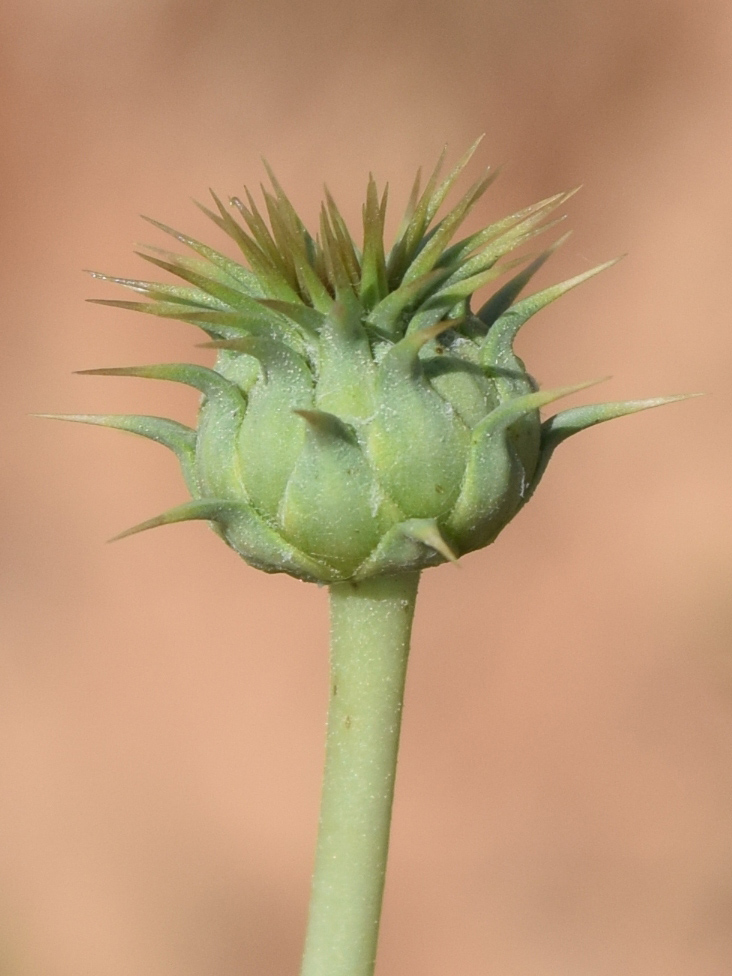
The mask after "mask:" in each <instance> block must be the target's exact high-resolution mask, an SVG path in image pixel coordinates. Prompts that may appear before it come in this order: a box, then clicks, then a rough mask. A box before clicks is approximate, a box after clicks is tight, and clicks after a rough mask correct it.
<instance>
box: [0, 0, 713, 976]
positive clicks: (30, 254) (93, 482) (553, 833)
mask: <svg viewBox="0 0 732 976" xmlns="http://www.w3.org/2000/svg"><path fill="white" fill-rule="evenodd" d="M0 30H1V31H2V36H3V39H4V40H3V45H2V53H1V54H0V91H1V92H2V95H1V96H0V123H1V125H2V134H3V135H2V149H1V150H0V172H1V173H2V181H1V182H0V195H2V197H3V201H2V220H1V221H0V249H1V252H2V263H1V265H0V268H1V270H0V275H2V307H3V314H4V318H3V349H4V353H3V357H2V367H1V368H2V387H1V388H0V395H2V398H3V405H2V417H3V440H2V451H3V454H4V458H3V462H2V469H1V471H0V492H1V497H2V526H1V531H2V545H1V547H0V571H1V573H2V592H1V593H0V618H1V619H0V637H1V640H2V650H1V656H0V770H1V775H0V973H1V974H2V976H85V974H94V976H129V974H132V973H134V974H135V976H204V974H205V976H239V974H250V973H251V974H258V976H279V974H281V976H288V974H289V976H291V974H294V973H296V972H297V969H298V961H299V953H300V946H301V940H302V936H303V931H304V925H305V914H306V904H307V897H308V885H309V875H310V870H311V862H312V856H313V850H314V842H315V830H316V820H317V804H318V793H319V787H320V773H321V764H322V750H323V732H324V721H325V707H326V698H327V686H326V674H327V657H326V640H327V605H326V604H327V601H326V593H325V591H323V590H318V589H317V588H315V587H312V586H307V585H305V584H302V583H298V582H296V581H293V580H290V579H287V578H280V577H267V576H264V575H261V574H258V573H257V572H255V571H254V570H251V569H249V568H248V567H247V566H245V565H244V564H243V563H242V562H241V561H240V560H239V559H238V557H237V556H236V555H235V554H234V553H233V552H231V551H230V550H228V549H226V548H225V547H224V546H223V545H222V544H221V543H220V542H219V541H218V540H217V539H216V538H215V537H214V536H213V535H212V534H211V533H210V532H209V531H208V529H207V528H206V526H204V525H187V526H178V527H173V528H169V529H161V530H159V531H157V532H155V533H151V534H150V535H143V536H139V537H135V538H132V539H127V540H124V541H123V542H120V543H118V544H115V545H113V546H107V545H105V544H104V543H105V540H106V539H107V538H109V537H110V536H112V535H114V534H115V533H116V532H118V531H120V530H122V529H124V528H126V527H127V526H129V525H132V524H134V523H136V522H138V521H140V520H142V519H144V518H146V517H148V516H151V515H153V514H156V513H158V512H159V511H162V510H164V509H165V508H167V507H169V506H170V505H172V504H176V503H178V502H180V501H183V500H184V499H185V491H184V488H183V484H182V481H181V478H180V475H179V473H178V470H177V466H176V463H175V461H174V459H173V458H172V456H169V455H168V452H166V451H164V450H162V449H160V448H159V447H158V446H157V445H154V444H150V443H147V442H144V441H142V440H140V439H136V438H132V437H127V436H125V435H122V434H119V433H116V432H110V431H105V430H99V429H93V428H82V427H75V426H71V425H68V426H62V425H59V424H54V423H52V422H50V421H41V420H38V419H33V418H31V417H30V416H29V415H30V414H31V413H32V412H42V411H54V412H95V411H96V412H114V411H120V412H124V411H133V412H134V411H139V412H150V413H161V414H164V415H170V416H175V417H177V418H178V419H180V420H182V421H184V422H192V421H193V418H194V416H195V409H196V398H195V395H194V394H193V393H192V392H190V391H187V390H185V389H178V388H177V387H174V386H169V385H168V384H151V383H144V382H142V381H137V380H131V379H123V380H116V379H101V378H96V377H79V376H74V375H72V370H76V369H85V368H92V367H97V366H108V365H132V364H137V363H147V362H155V361H174V360H177V359H183V360H187V359H190V358H194V359H195V360H196V361H199V362H208V361H209V357H210V354H209V353H208V352H206V351H204V350H200V349H196V348H195V345H196V343H198V342H200V341H201V339H200V336H199V334H198V333H196V332H195V331H194V330H193V329H191V328H189V327H187V326H185V325H182V324H180V323H165V322H163V321H158V320H155V319H150V318H145V317H142V316H138V317H136V316H133V315H130V314H129V313H127V312H124V311H120V310H114V309H103V308H100V307H98V306H93V305H88V304H84V299H85V298H87V297H90V296H93V297H124V296H121V295H120V294H119V291H118V290H116V289H114V288H110V287H104V286H100V285H99V284H98V283H95V282H93V281H90V280H89V279H88V278H87V277H85V276H84V275H82V273H81V269H82V268H93V269H97V270H100V271H104V272H108V273H112V274H120V275H131V276H139V275H141V274H143V273H144V272H145V267H144V266H143V264H142V262H140V260H139V259H138V258H136V257H135V256H134V255H133V253H132V252H133V247H134V242H136V241H140V240H142V241H145V242H149V243H153V244H161V245H162V246H166V244H165V243H164V242H163V241H162V240H161V238H160V237H159V236H158V234H157V232H156V231H155V230H154V229H153V228H151V227H150V226H149V225H145V224H143V223H142V222H141V221H140V220H139V217H138V214H140V213H145V214H149V215H152V216H154V217H157V218H158V219H160V220H163V221H165V222H167V223H170V224H172V225H173V226H175V227H180V228H181V229H183V230H186V231H188V232H189V233H192V234H195V235H196V236H198V237H201V238H204V239H205V240H207V241H210V242H211V243H213V244H214V245H215V246H219V245H223V246H224V247H225V246H226V245H225V242H223V241H221V239H220V238H219V239H218V240H217V237H218V232H217V230H216V228H214V227H213V226H212V225H209V226H207V222H206V219H205V218H204V217H203V216H202V215H201V214H200V213H198V212H197V210H196V209H195V207H194V206H193V205H192V203H191V198H192V197H193V198H197V199H199V200H200V199H203V198H204V197H205V196H206V194H207V188H208V187H209V186H212V187H214V188H216V189H217V190H218V191H219V192H221V193H222V194H227V193H239V192H241V190H242V188H243V186H244V185H245V184H248V185H249V186H250V187H252V188H256V187H257V185H258V183H259V181H260V180H261V179H262V178H263V167H262V164H261V162H260V155H262V154H264V155H265V156H266V157H267V158H268V159H269V160H270V162H271V163H272V165H273V166H274V168H275V170H276V172H277V173H278V175H279V176H280V179H281V181H282V182H283V184H284V185H285V187H286V188H287V189H288V190H289V192H290V193H291V196H292V199H293V200H294V202H295V203H296V205H297V206H298V207H299V208H300V209H301V212H302V213H303V214H304V216H305V217H306V219H307V220H308V221H309V222H310V224H311V225H312V224H314V222H315V220H316V217H317V212H318V206H319V200H320V195H321V184H322V182H323V181H326V182H327V183H328V185H329V186H330V188H331V190H332V191H333V193H334V195H335V197H336V199H337V200H338V201H339V202H340V204H341V206H342V208H343V210H344V211H345V213H346V215H347V217H348V219H349V221H350V222H351V223H352V224H353V225H355V226H357V225H358V221H359V217H360V206H361V200H362V196H363V191H364V187H365V181H366V178H367V175H368V172H369V170H373V171H374V173H375V175H376V177H377V179H378V180H379V181H380V182H381V183H382V184H383V182H384V181H385V180H389V181H390V184H391V200H392V207H393V209H392V212H391V224H390V226H391V227H392V228H393V227H394V226H395V223H396V215H397V211H398V209H399V207H401V206H402V205H403V203H404V202H405V200H406V196H407V194H408V190H409V186H410V183H411V179H412V177H413V174H414V171H415V170H416V168H417V167H418V166H419V165H420V164H423V163H424V164H426V165H427V166H431V164H432V163H433V161H434V160H435V159H436V157H437V155H438V153H439V151H440V149H441V147H442V145H443V143H444V142H447V143H449V146H450V151H451V156H450V159H455V158H457V156H458V155H460V154H461V153H462V151H463V150H464V149H465V147H466V146H467V145H469V144H470V143H471V142H472V141H473V140H474V139H475V137H476V136H477V135H479V134H480V133H481V132H485V133H487V136H486V139H485V141H484V143H483V146H482V147H481V150H480V154H479V162H476V163H474V164H473V167H472V169H471V171H470V174H469V175H470V176H471V177H474V176H475V175H477V172H478V170H479V167H480V164H481V163H488V162H492V163H496V164H504V171H503V174H502V177H501V179H500V180H499V182H498V183H497V184H496V185H495V186H494V187H493V188H492V189H491V191H490V192H489V194H488V196H487V197H486V198H485V199H484V201H483V202H482V203H481V205H480V206H479V208H478V211H477V212H476V213H475V214H474V215H473V217H472V224H471V225H470V226H471V227H477V226H478V225H479V224H481V223H483V222H487V221H489V220H490V219H492V218H497V217H499V216H503V215H504V214H506V213H508V212H510V211H512V210H514V209H517V208H518V207H521V206H524V205H526V204H528V203H531V202H533V201H534V200H536V199H539V198H540V197H543V196H547V195H548V194H551V193H554V192H556V191H559V190H562V189H565V188H567V187H570V186H573V185H575V184H578V183H584V184H585V188H584V189H583V191H582V193H581V194H580V195H578V196H577V197H575V198H574V199H573V200H572V202H571V204H569V208H568V209H569V211H570V217H569V221H568V223H569V224H570V225H571V226H572V227H573V228H574V236H573V237H572V239H571V240H570V242H569V243H568V244H567V245H565V246H564V248H563V249H562V250H561V252H560V253H558V254H557V255H556V256H555V257H554V258H553V259H552V262H551V263H550V265H549V267H548V268H547V269H544V271H542V273H541V278H540V279H539V280H538V282H537V285H538V286H543V285H545V284H548V283H550V282H551V281H556V280H559V279H560V278H562V277H567V276H569V275H572V274H575V273H578V272H580V271H583V270H585V269H587V268H589V267H591V266H592V265H594V264H597V263H599V262H601V261H604V260H606V259H607V258H610V257H613V256H615V255H617V254H620V253H623V252H629V256H628V257H627V258H626V259H625V261H623V262H622V263H621V264H620V265H618V266H617V267H615V268H613V269H612V270H611V271H608V272H607V273H606V274H604V275H603V276H601V277H600V278H597V279H594V280H593V281H591V282H590V283H588V284H586V285H584V286H583V287H582V288H581V289H579V290H578V291H576V292H573V293H572V294H571V295H569V296H567V297H566V298H564V299H563V300H562V301H561V303H559V304H558V305H556V306H553V307H552V308H551V309H549V310H547V311H546V312H544V313H542V315H541V316H539V317H538V318H537V319H536V320H535V321H533V322H532V324H531V325H530V326H529V327H527V329H526V330H525V334H523V335H522V336H521V338H520V348H519V351H520V353H521V354H522V355H523V357H524V358H525V360H526V361H527V365H528V367H529V369H530V371H531V372H532V373H534V374H535V375H536V376H537V377H538V378H539V379H540V381H541V383H542V385H547V386H552V385H560V384H566V383H574V382H578V381H581V380H584V379H588V378H592V377H597V376H604V375H607V374H612V376H613V379H612V380H611V381H610V382H608V383H606V384H605V385H604V386H603V387H602V388H600V389H599V390H598V391H592V393H591V394H588V395H587V396H586V397H585V400H591V399H592V398H593V397H594V398H596V399H599V398H602V399H619V398H625V397H638V396H655V395H662V394H669V393H677V392H685V391H703V392H705V393H707V394H708V396H706V397H705V398H702V399H699V400H692V401H689V402H686V403H683V404H675V405H672V406H670V407H665V408H664V409H663V410H659V411H653V412H651V413H648V414H645V415H641V416H637V417H634V418H629V419H625V420H621V421H616V422H614V423H613V424H610V425H607V426H606V427H602V428H599V429H597V430H595V431H593V432H591V433H588V434H583V435H581V436H580V437H578V438H576V439H575V440H572V441H570V442H569V443H568V444H567V445H566V446H564V447H562V448H561V450H560V452H559V453H558V454H557V456H556V457H555V459H554V461H553V462H552V465H551V468H550V471H549V473H548V475H547V477H546V479H545V481H544V483H543V484H542V487H541V489H540V491H539V492H538V494H537V496H536V498H535V500H534V501H533V502H532V504H531V505H530V506H529V507H528V508H527V509H526V510H525V511H524V512H523V513H522V514H521V516H520V517H519V518H518V519H517V520H516V521H515V522H514V523H513V524H512V525H511V526H510V527H509V528H508V529H507V530H506V531H505V533H504V534H503V535H502V536H501V538H500V539H499V540H498V542H497V543H496V544H495V545H493V546H492V547H490V548H489V549H488V550H486V551H483V552H481V553H479V554H475V555H471V556H469V557H467V558H466V559H465V560H463V564H462V568H461V569H460V571H455V570H454V569H452V568H450V567H447V568H440V569H437V570H432V571H430V572H429V573H428V574H426V576H425V578H424V581H423V584H422V590H421V595H420V601H419V606H418V614H417V623H416V627H415V642H414V652H413V659H412V663H411V676H410V681H409V684H408V693H407V705H406V712H405V723H404V732H403V752H402V756H401V763H400V773H399V779H398V784H397V787H398V788H397V799H396V808H395V819H394V834H393V844H392V857H391V862H390V868H389V876H388V881H387V893H386V902H385V914H384V921H383V927H382V941H381V949H380V958H379V973H380V974H381V976H387V974H396V973H399V974H400V976H418V974H419V976H452V974H460V976H485V974H495V976H529V974H531V976H588V974H591V976H617V974H620V973H623V974H632V976H636V974H637V976H727V974H729V973H730V972H732V660H731V658H730V636H731V635H732V611H731V609H730V588H731V584H732V546H731V543H732V524H731V520H730V476H731V475H732V456H731V454H730V446H731V444H730V433H729V418H730V380H729V376H730V364H731V362H732V340H731V339H730V335H731V332H732V329H731V327H730V312H729V307H730V304H731V303H732V274H730V257H731V248H732V183H731V182H730V175H729V174H730V161H731V155H732V126H730V110H731V109H732V57H731V55H732V8H730V6H729V4H728V3H725V2H723V0H709V2H708V3H704V4H691V3H689V2H688V0H646V2H644V3H642V4H638V3H637V2H634V0H608V2H605V3H600V2H593V0H589V2H588V0H557V2H555V3H541V2H538V0H511V2H505V0H484V2H477V0H453V2H452V3H447V2H446V0H424V2H422V3H417V2H415V0H400V2H397V0H372V2H371V3H369V4H356V3H352V2H350V0H345V2H336V0H320V2H316V3H298V4H293V3H291V2H286V0H270V2H269V3H268V4H263V3H253V2H249V0H239V2H233V0H146V2H144V3H143V2H142V0H101V2H100V0H94V2H91V0H65V2H63V3H61V4H59V3H52V2H50V0H23V2H21V0H5V2H4V4H3V5H2V8H1V9H0Z"/></svg>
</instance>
